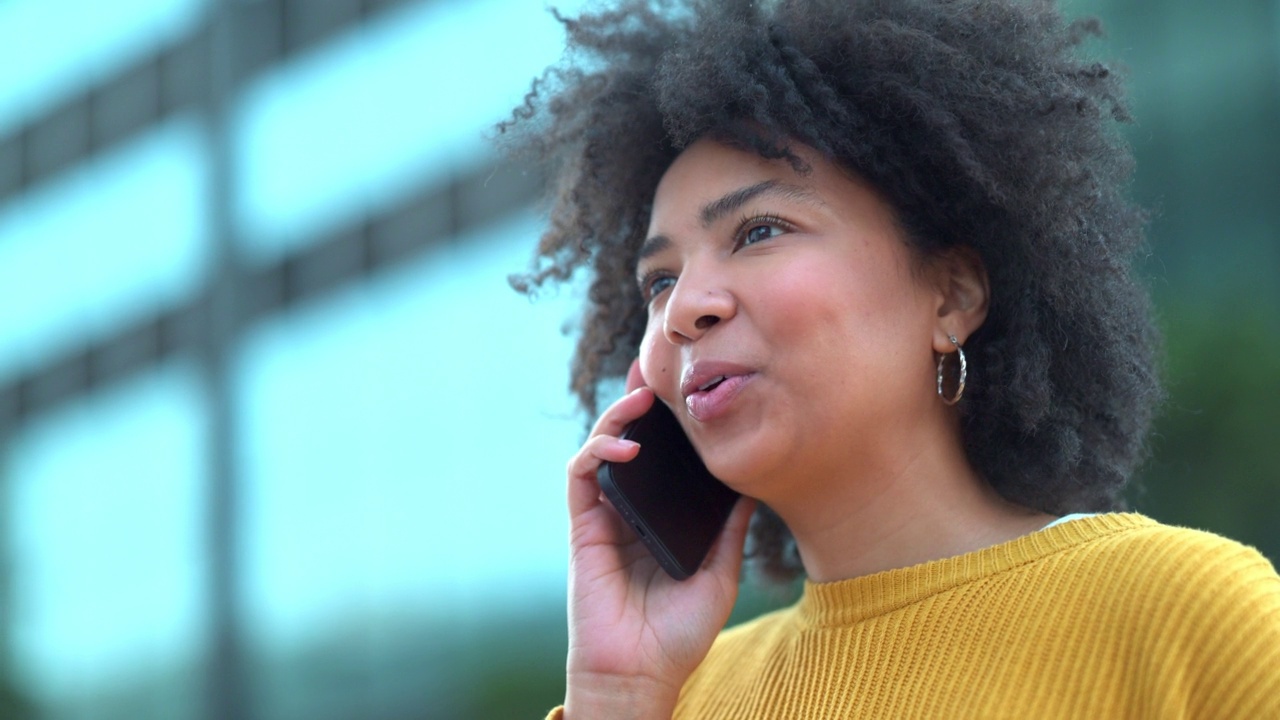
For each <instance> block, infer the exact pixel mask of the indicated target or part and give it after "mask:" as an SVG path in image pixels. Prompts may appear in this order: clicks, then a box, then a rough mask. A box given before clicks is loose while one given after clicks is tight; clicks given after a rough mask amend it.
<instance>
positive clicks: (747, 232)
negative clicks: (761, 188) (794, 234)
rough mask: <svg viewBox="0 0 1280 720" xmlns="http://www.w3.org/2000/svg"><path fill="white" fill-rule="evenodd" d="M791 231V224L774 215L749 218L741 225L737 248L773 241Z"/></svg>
mask: <svg viewBox="0 0 1280 720" xmlns="http://www.w3.org/2000/svg"><path fill="white" fill-rule="evenodd" d="M790 229H791V225H790V223H788V222H786V221H785V220H782V219H781V218H776V217H774V216H772V215H764V216H760V217H753V218H747V219H744V220H743V221H742V223H741V224H740V225H739V230H738V242H737V247H746V246H748V245H755V244H756V243H758V242H762V241H764V240H771V239H773V238H775V237H777V236H779V235H782V234H784V233H786V232H788V231H789V230H790Z"/></svg>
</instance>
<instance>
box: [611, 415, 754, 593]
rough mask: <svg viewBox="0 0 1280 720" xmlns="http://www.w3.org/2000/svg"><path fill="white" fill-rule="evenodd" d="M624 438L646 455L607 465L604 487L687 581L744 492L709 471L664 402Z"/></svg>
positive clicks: (674, 573)
mask: <svg viewBox="0 0 1280 720" xmlns="http://www.w3.org/2000/svg"><path fill="white" fill-rule="evenodd" d="M622 437H623V438H625V439H627V440H634V441H636V442H638V443H640V453H639V454H638V455H636V457H635V458H634V459H633V460H631V462H625V463H610V462H606V463H604V464H602V465H601V466H600V470H599V472H598V473H597V477H598V479H599V481H600V489H601V490H602V491H604V494H605V497H607V498H609V501H610V502H612V503H613V506H614V507H615V508H617V510H618V512H619V514H621V515H622V518H623V519H624V520H626V521H627V523H628V524H629V525H631V527H632V528H634V529H635V531H636V534H637V535H639V536H640V540H641V541H642V542H643V543H644V545H645V547H647V548H648V549H649V552H650V553H652V554H653V556H654V558H656V559H657V561H658V564H659V565H660V566H662V569H663V570H666V571H667V574H668V575H670V576H671V577H673V578H675V579H676V580H684V579H685V578H688V577H689V576H690V575H693V574H694V573H695V572H697V571H698V568H699V567H701V566H702V561H703V560H704V559H706V557H707V552H708V551H709V550H710V549H711V545H712V544H713V543H714V542H715V540H716V537H717V536H719V534H720V530H721V529H723V528H724V524H725V521H726V520H728V519H729V511H730V510H732V509H733V503H734V502H735V501H736V500H737V499H738V493H737V492H736V491H734V490H733V489H731V488H730V487H729V486H728V485H725V484H724V483H722V482H720V481H719V480H717V479H716V478H715V476H713V475H712V474H711V471H709V470H707V466H706V465H704V464H703V463H702V458H700V457H698V453H697V451H696V450H694V448H693V443H691V442H689V438H688V436H686V435H685V434H684V430H683V429H682V428H681V427H680V424H679V423H678V422H677V421H676V418H675V416H674V415H672V414H671V411H670V410H668V409H667V406H666V405H665V404H663V403H662V401H661V400H658V399H656V398H655V399H654V401H653V407H652V408H650V409H649V411H648V412H647V413H645V414H644V415H643V416H641V417H640V418H639V419H637V420H636V421H635V422H633V423H631V424H630V425H628V426H627V428H626V430H624V431H623V433H622Z"/></svg>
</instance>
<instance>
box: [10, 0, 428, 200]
mask: <svg viewBox="0 0 1280 720" xmlns="http://www.w3.org/2000/svg"><path fill="white" fill-rule="evenodd" d="M414 1H415V0H325V2H315V1H314V0H254V1H253V2H235V3H232V7H230V8H228V12H229V14H230V15H229V18H228V23H229V28H228V31H229V32H230V33H232V34H233V35H234V37H235V38H236V45H237V54H236V57H235V58H233V61H232V64H231V66H230V68H229V72H230V73H231V74H230V78H229V79H230V81H231V83H232V86H233V87H238V86H240V85H242V84H244V82H245V81H246V80H247V79H249V78H251V77H252V76H254V75H256V74H258V73H259V72H261V71H262V70H263V69H265V68H267V67H270V66H273V65H276V64H278V63H279V62H280V61H282V60H284V59H287V58H289V57H291V56H293V55H296V54H298V53H301V52H305V51H306V50H308V49H310V48H313V47H315V46H317V45H319V44H321V43H323V42H324V41H326V40H328V39H330V38H331V37H333V36H335V35H337V34H339V33H341V32H344V31H347V30H349V29H351V28H352V27H355V26H358V25H360V24H361V23H364V22H366V21H368V20H369V19H370V18H373V17H376V16H378V15H380V14H382V13H383V12H385V11H387V10H389V9H392V8H395V7H398V6H404V5H408V4H410V3H412V2H414ZM417 1H418V2H421V1H423V0H417ZM210 17H212V16H210ZM210 23H211V20H210V19H209V18H206V20H205V21H204V22H203V23H201V24H200V25H198V26H197V27H196V28H195V29H194V30H193V31H192V32H191V33H190V34H189V35H187V36H186V37H184V38H182V39H180V40H178V41H176V42H174V43H172V44H170V45H167V46H165V47H162V48H160V49H159V50H158V51H156V52H155V53H154V54H152V55H151V56H150V57H148V58H146V59H144V60H142V61H140V62H138V63H136V64H134V65H131V66H129V67H126V68H124V69H123V70H121V71H119V72H117V73H115V74H114V75H112V76H110V77H107V78H105V79H104V80H102V81H100V82H98V83H97V84H95V85H93V86H91V87H88V88H86V89H85V90H84V91H82V92H80V93H78V94H77V95H75V96H72V97H70V98H68V99H66V100H64V101H62V102H61V103H59V104H58V105H57V106H55V107H53V108H51V109H50V110H48V111H47V112H45V113H44V114H43V115H41V116H40V117H37V118H35V119H33V120H31V121H30V122H27V123H25V124H23V125H22V126H20V127H18V128H16V129H14V130H13V131H12V132H10V133H8V134H5V135H3V136H0V204H3V203H4V201H5V200H6V199H7V198H9V197H12V196H14V195H17V194H18V193H20V192H22V191H23V190H24V189H26V188H28V187H31V186H34V185H36V184H39V183H41V182H44V181H46V180H48V179H49V178H51V177H54V176H55V175H57V174H58V173H60V172H62V171H64V170H66V169H68V168H70V167H73V166H75V165H77V164H78V163H80V162H83V161H84V160H85V159H87V158H90V157H93V156H94V155H96V154H98V153H100V152H102V151H104V150H106V149H107V148H110V147H112V146H114V145H117V144H120V143H123V142H125V141H127V140H128V139H130V138H132V137H134V136H136V135H138V134H139V133H141V132H142V131H143V130H145V129H147V128H149V127H151V126H152V125H155V124H156V123H158V122H161V121H163V120H165V119H166V118H168V117H170V116H172V115H174V114H177V113H179V112H181V111H184V110H188V109H193V108H194V109H199V107H200V106H201V104H202V103H203V102H204V100H205V99H206V98H207V97H208V90H209V88H208V85H209V82H210V78H209V66H208V64H207V62H206V58H207V57H208V55H209V47H208V45H209V42H210V28H211V25H210Z"/></svg>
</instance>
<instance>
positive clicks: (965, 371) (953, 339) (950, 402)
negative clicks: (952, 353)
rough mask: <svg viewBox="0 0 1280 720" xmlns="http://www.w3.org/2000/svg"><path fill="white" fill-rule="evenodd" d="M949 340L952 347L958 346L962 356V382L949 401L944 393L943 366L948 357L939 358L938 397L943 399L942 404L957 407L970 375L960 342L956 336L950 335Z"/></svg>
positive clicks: (957, 385) (957, 350) (957, 348)
mask: <svg viewBox="0 0 1280 720" xmlns="http://www.w3.org/2000/svg"><path fill="white" fill-rule="evenodd" d="M947 339H949V340H950V341H951V344H952V345H955V346H956V353H957V354H958V355H959V356H960V381H959V382H958V383H956V396H955V397H953V398H950V399H948V398H947V396H946V395H944V394H943V393H942V365H943V363H945V362H946V360H947V356H946V355H943V356H942V357H940V358H938V397H940V398H942V402H944V403H946V404H948V405H955V404H956V403H958V402H960V398H961V397H962V396H963V395H964V381H965V378H967V377H968V375H969V366H968V364H967V363H965V361H964V348H962V347H960V341H959V340H956V336H955V335H948V336H947Z"/></svg>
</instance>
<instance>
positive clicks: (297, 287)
mask: <svg viewBox="0 0 1280 720" xmlns="http://www.w3.org/2000/svg"><path fill="white" fill-rule="evenodd" d="M554 4H555V5H557V6H558V7H561V8H566V7H568V8H569V9H572V7H573V6H575V5H577V4H578V3H576V2H557V3H554ZM1064 4H1065V5H1066V6H1067V7H1068V10H1069V11H1070V12H1072V13H1079V12H1085V11H1096V12H1099V13H1100V14H1101V15H1102V16H1103V18H1104V20H1105V21H1106V23H1107V26H1108V28H1109V36H1110V39H1109V40H1108V41H1107V42H1105V43H1102V44H1101V46H1100V47H1101V48H1102V52H1101V54H1103V55H1105V56H1107V57H1118V58H1119V59H1120V60H1121V61H1122V62H1123V63H1124V64H1126V65H1127V66H1128V69H1127V72H1128V75H1129V78H1130V82H1131V85H1132V87H1133V99H1134V105H1135V111H1136V116H1137V118H1138V123H1137V124H1136V125H1135V126H1133V127H1132V128H1131V129H1130V130H1129V133H1130V137H1131V138H1132V139H1133V141H1134V143H1135V147H1136V148H1137V153H1138V168H1139V172H1138V177H1137V180H1136V183H1135V193H1136V194H1137V195H1138V196H1139V198H1140V199H1141V200H1142V201H1143V202H1144V203H1146V204H1148V205H1150V206H1151V207H1153V208H1154V209H1155V211H1156V212H1155V216H1154V222H1153V225H1152V233H1151V236H1152V237H1151V246H1152V255H1151V257H1150V258H1148V259H1147V261H1146V263H1145V264H1144V269H1143V272H1144V273H1145V274H1146V275H1147V277H1149V279H1150V281H1151V284H1152V286H1153V289H1154V291H1155V295H1156V297H1157V301H1158V303H1159V305H1160V307H1161V309H1162V312H1161V317H1162V322H1163V324H1164V325H1165V332H1166V335H1167V336H1168V337H1169V349H1170V363H1169V376H1170V377H1171V379H1172V385H1173V388H1172V392H1173V398H1172V400H1171V402H1170V404H1169V409H1168V410H1167V412H1166V416H1165V418H1164V419H1163V420H1162V421H1161V422H1162V424H1161V425H1160V426H1159V428H1158V433H1157V442H1156V458H1155V460H1154V461H1153V463H1152V465H1151V467H1150V469H1149V471H1148V477H1147V478H1146V479H1147V482H1146V484H1145V486H1144V490H1143V491H1142V492H1141V493H1138V494H1137V495H1136V496H1135V499H1134V501H1135V505H1136V506H1137V508H1138V509H1140V510H1143V511H1146V512H1150V513H1151V514H1153V515H1155V516H1156V517H1158V518H1160V519H1162V520H1166V521H1172V522H1181V523H1185V524H1193V525H1198V526H1200V527H1206V528H1209V529H1214V530H1217V531H1219V532H1223V533H1225V534H1228V535H1231V536H1233V537H1237V538H1239V539H1242V540H1245V541H1247V542H1250V543H1252V544H1255V545H1258V546H1259V547H1260V548H1262V549H1263V550H1264V552H1268V553H1269V554H1270V555H1271V557H1272V558H1276V557H1278V556H1280V535H1278V534H1277V533H1276V529H1275V523H1274V520H1273V518H1272V516H1273V514H1274V513H1273V510H1272V508H1274V507H1275V504H1276V502H1280V482H1277V478H1276V475H1275V468H1276V467H1280V455H1277V453H1278V452H1280V449H1278V448H1277V446H1276V444H1275V443H1274V441H1273V440H1274V438H1273V436H1274V428H1275V427H1276V426H1278V425H1280V410H1277V406H1276V404H1275V402H1274V400H1275V397H1276V390H1277V388H1276V385H1275V380H1274V378H1275V370H1276V369H1277V368H1280V339H1278V338H1280V311H1277V310H1276V308H1277V307H1280V231H1278V230H1277V228H1280V203H1277V202H1276V199H1277V198H1280V139H1277V136H1276V134H1275V129H1276V128H1277V127H1280V2H1277V1H1276V0H1234V1H1233V2H1230V3H1227V4H1225V5H1220V4H1210V3H1203V2H1197V1H1196V0H1166V1H1165V2H1162V3H1159V4H1158V7H1148V6H1145V5H1144V6H1141V7H1139V6H1138V5H1136V4H1125V3H1119V2H1107V1H1104V0H1096V1H1092V0H1076V1H1071V0H1068V1H1067V2H1065V3H1064ZM562 42H563V38H562V35H561V33H560V32H559V29H558V27H557V26H556V24H555V23H554V21H553V20H552V19H551V17H550V15H549V13H547V12H546V10H545V9H544V7H543V3H541V2H529V1H528V0H119V1H117V2H112V3H93V2H89V1H88V0H8V1H7V2H4V3H0V288H2V289H3V293H4V295H3V297H4V300H5V302H3V303H0V717H6V718H7V717H15V718H21V717H24V716H26V717H37V716H38V717H41V718H52V719H57V720H63V719H68V720H69V719H75V720H99V719H111V720H114V719H116V718H119V719H121V720H124V719H126V718H127V719H129V720H146V719H157V720H160V719H163V720H170V719H185V718H191V719H195V718H201V719H206V718H208V719H213V718H218V719H223V718H225V719H227V720H251V719H252V720H293V719H294V718H298V719H301V718H307V719H309V720H310V719H317V720H328V719H330V718H332V719H334V720H337V719H339V718H372V719H374V720H377V719H380V718H385V719H387V720H393V719H394V720H400V719H402V718H403V719H407V718H435V717H448V718H455V717H510V716H514V715H516V714H520V715H522V716H529V717H538V716H540V714H541V713H542V712H543V711H545V710H546V709H547V708H548V707H549V706H550V705H551V704H552V703H554V701H555V699H556V697H557V696H558V694H559V693H561V692H562V689H563V686H562V682H563V669H564V666H563V657H564V644H565V638H564V627H563V592H564V590H563V583H564V573H565V568H564V565H565V558H564V554H565V550H564V537H565V535H566V529H565V521H564V518H563V515H564V511H563V507H562V498H563V467H564V461H565V459H566V458H567V457H568V455H569V454H570V453H571V452H572V451H573V450H574V449H576V444H577V441H578V439H579V437H580V433H581V420H582V418H580V417H578V416H576V415H575V414H574V410H573V406H572V403H571V402H570V400H569V398H568V397H567V393H566V391H565V386H566V374H565V371H566V366H567V360H566V359H567V357H568V354H569V352H570V342H571V341H570V338H569V337H568V336H566V334H565V333H564V332H563V330H564V329H565V328H566V327H569V323H570V322H571V318H572V316H573V308H574V307H575V304H576V303H577V302H578V298H577V297H576V296H575V294H574V291H573V289H572V288H570V289H567V290H565V291H563V292H561V293H559V294H557V293H555V292H548V293H547V297H544V298H541V299H540V300H539V302H538V303H536V304H531V303H529V302H528V301H527V300H526V299H524V298H522V297H520V296H518V295H516V294H515V293H514V292H512V291H511V290H510V289H509V288H508V287H507V285H506V281H505V277H506V275H507V273H510V272H518V271H520V270H522V269H523V268H524V267H525V265H526V263H527V260H528V257H529V255H530V252H531V248H532V242H533V240H534V238H535V237H536V236H537V233H538V220H537V218H538V215H537V210H536V205H535V202H534V201H535V197H536V195H537V193H538V191H539V179H538V177H537V174H536V172H534V171H533V170H531V169H529V168H521V167H516V166H513V165H512V164H511V163H509V162H505V161H502V160H500V159H498V157H497V156H496V154H495V153H494V151H493V150H492V148H491V144H490V143H489V142H488V141H487V140H486V133H487V132H488V130H489V128H491V127H492V125H493V123H494V122H496V121H498V120H500V119H502V118H503V117H505V116H506V115H507V113H509V111H510V109H511V108H512V107H514V106H515V105H516V104H518V102H519V101H520V99H521V97H522V95H523V93H524V92H525V91H526V90H527V88H528V86H529V81H530V80H531V78H532V77H534V76H535V75H536V74H538V73H539V72H540V71H541V69H542V68H543V67H545V66H546V65H547V64H549V63H551V62H553V61H555V60H556V59H557V58H558V56H559V53H560V48H561V44H562ZM1206 488H1212V491H1211V492H1210V491H1207V490H1206ZM516 708H518V709H519V711H518V713H517V711H516V710H514V709H516Z"/></svg>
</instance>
